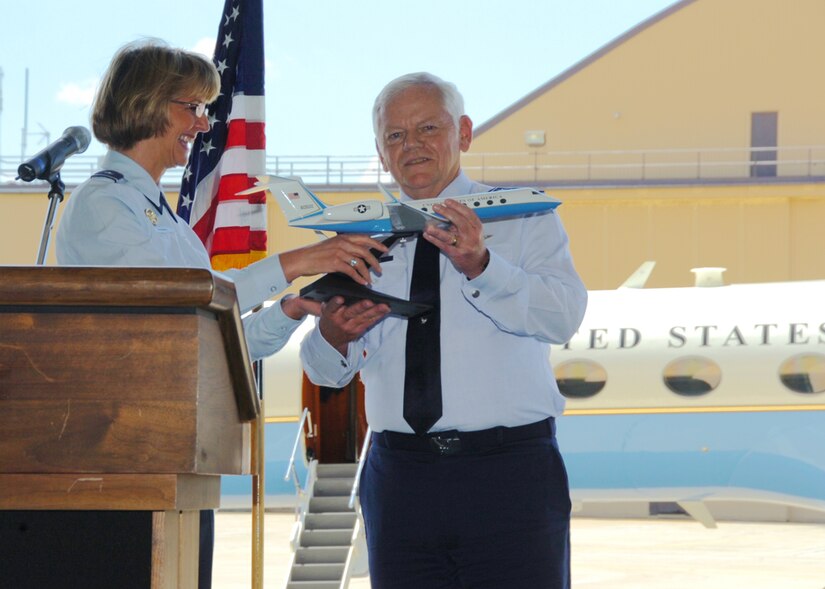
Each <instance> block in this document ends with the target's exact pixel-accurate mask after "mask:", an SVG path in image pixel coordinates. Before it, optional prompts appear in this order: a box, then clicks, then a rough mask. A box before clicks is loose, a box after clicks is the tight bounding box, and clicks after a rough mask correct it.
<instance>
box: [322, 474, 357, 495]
mask: <svg viewBox="0 0 825 589" xmlns="http://www.w3.org/2000/svg"><path fill="white" fill-rule="evenodd" d="M353 480H354V479H353V478H352V477H350V478H343V477H334V478H333V477H330V478H323V479H318V480H316V481H315V492H314V493H313V494H314V496H315V497H343V496H346V497H349V494H350V493H351V492H352V483H353Z"/></svg>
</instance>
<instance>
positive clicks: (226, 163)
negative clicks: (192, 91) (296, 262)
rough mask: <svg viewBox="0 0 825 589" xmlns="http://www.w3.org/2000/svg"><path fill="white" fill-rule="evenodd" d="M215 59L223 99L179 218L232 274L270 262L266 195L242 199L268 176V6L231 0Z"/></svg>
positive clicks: (194, 164)
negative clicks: (243, 193)
mask: <svg viewBox="0 0 825 589" xmlns="http://www.w3.org/2000/svg"><path fill="white" fill-rule="evenodd" d="M213 61H214V63H215V66H216V67H217V68H218V72H219V73H220V76H221V93H220V95H219V96H218V99H217V100H215V102H213V103H212V104H210V105H209V106H208V108H207V111H206V112H207V115H208V117H209V122H210V123H211V129H210V131H209V132H208V133H202V134H201V135H199V136H198V138H197V139H196V140H195V143H194V144H193V145H192V152H191V153H190V155H189V163H188V164H187V166H186V169H185V170H184V173H183V180H182V181H181V187H180V200H179V201H178V214H179V215H180V216H181V217H183V218H184V219H185V220H187V221H188V222H189V225H190V226H191V227H192V229H194V231H195V233H197V234H198V236H199V237H200V238H201V241H203V243H204V245H205V246H206V249H207V251H208V252H209V256H210V258H211V259H212V267H213V268H214V269H216V270H226V269H228V268H243V267H245V266H248V265H249V264H251V263H252V262H255V261H256V260H260V259H262V258H264V257H266V192H256V193H254V194H251V195H247V196H237V193H238V192H240V191H242V190H245V189H247V188H251V187H252V186H253V185H254V184H255V179H256V176H261V175H263V174H265V173H266V157H265V156H266V136H265V134H264V78H263V76H264V32H263V0H226V4H225V5H224V9H223V17H222V18H221V25H220V27H219V28H218V38H217V41H216V42H215V55H214V57H213Z"/></svg>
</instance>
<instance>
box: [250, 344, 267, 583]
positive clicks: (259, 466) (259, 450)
mask: <svg viewBox="0 0 825 589" xmlns="http://www.w3.org/2000/svg"><path fill="white" fill-rule="evenodd" d="M254 369H255V377H256V378H255V382H256V383H257V386H258V396H259V398H260V400H261V412H260V413H259V414H258V417H257V418H256V419H255V421H254V422H252V460H253V464H254V469H253V475H252V589H263V586H264V515H265V513H266V510H265V508H264V503H265V485H264V425H265V419H266V418H265V417H264V416H265V415H266V412H265V411H264V398H263V361H261V360H258V361H257V362H255V364H254Z"/></svg>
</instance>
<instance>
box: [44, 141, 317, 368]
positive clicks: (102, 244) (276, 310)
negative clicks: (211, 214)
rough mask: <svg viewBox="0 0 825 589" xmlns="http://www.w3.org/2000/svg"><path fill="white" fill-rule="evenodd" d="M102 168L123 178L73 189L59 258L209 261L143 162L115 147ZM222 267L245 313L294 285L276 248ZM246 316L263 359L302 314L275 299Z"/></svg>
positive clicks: (77, 261)
mask: <svg viewBox="0 0 825 589" xmlns="http://www.w3.org/2000/svg"><path fill="white" fill-rule="evenodd" d="M102 169H105V170H114V171H115V172H120V173H121V174H123V179H122V180H119V181H118V182H115V181H114V180H111V179H109V178H102V177H98V178H90V179H89V180H87V181H86V182H84V183H83V184H81V185H80V186H78V187H77V188H76V189H75V190H74V192H72V194H71V197H70V198H69V199H68V202H67V204H66V207H65V209H64V211H63V216H62V218H61V220H60V225H59V226H58V229H57V238H56V242H55V243H56V253H57V262H58V264H60V265H75V266H143V267H146V266H150V267H154V266H163V267H175V268H207V269H211V262H210V260H209V254H207V252H206V248H204V246H203V244H202V243H201V241H200V238H198V236H197V235H196V234H195V232H194V231H192V229H191V228H190V227H189V225H188V224H187V223H186V222H185V221H184V220H183V219H181V218H180V217H177V222H175V218H173V215H174V214H170V213H169V211H168V210H166V209H164V208H162V207H161V203H160V192H161V191H160V188H159V187H158V185H157V184H156V183H155V181H154V180H153V179H152V177H151V176H150V175H149V173H148V172H147V171H146V170H145V169H144V168H143V167H141V166H140V165H139V164H137V163H136V162H135V161H134V160H132V159H131V158H129V157H127V156H125V155H123V154H122V153H119V152H116V151H109V152H108V153H107V154H106V156H105V158H104V159H103V163H102ZM147 199H148V200H147ZM150 201H151V202H150ZM158 209H160V210H161V211H162V213H159V212H158ZM224 274H225V275H226V276H228V277H229V278H231V279H232V280H233V281H234V282H235V289H236V292H237V295H238V304H239V305H240V307H241V313H245V312H246V311H248V310H250V309H252V308H254V307H256V306H258V305H259V304H261V303H262V302H263V301H265V300H267V299H269V298H271V297H273V296H274V295H276V294H278V293H279V292H281V291H282V290H284V289H285V288H286V287H287V286H289V284H288V282H287V280H286V278H285V277H284V272H283V269H282V268H281V263H280V260H279V259H278V256H271V257H269V258H266V259H264V260H261V261H259V262H256V263H254V264H251V265H250V266H248V267H247V268H244V269H242V270H228V271H226V272H225V273H224ZM243 323H244V332H245V334H246V340H247V344H248V346H249V353H250V355H251V356H252V358H253V359H254V360H257V359H260V358H263V357H266V356H269V355H270V354H273V353H274V352H277V351H278V350H280V349H281V348H282V347H283V346H284V345H285V344H286V342H287V340H288V339H289V336H290V335H291V334H292V332H293V331H295V329H296V328H297V327H298V326H299V325H300V324H301V321H295V320H293V319H290V318H289V317H287V316H286V315H285V314H284V312H283V310H282V309H281V305H272V306H271V307H268V308H266V309H262V310H261V311H258V312H255V313H252V314H251V315H248V316H247V317H245V318H244V320H243Z"/></svg>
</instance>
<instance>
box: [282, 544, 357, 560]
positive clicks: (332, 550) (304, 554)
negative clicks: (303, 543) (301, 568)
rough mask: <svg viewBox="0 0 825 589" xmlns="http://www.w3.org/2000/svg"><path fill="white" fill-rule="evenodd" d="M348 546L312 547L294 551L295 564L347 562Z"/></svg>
mask: <svg viewBox="0 0 825 589" xmlns="http://www.w3.org/2000/svg"><path fill="white" fill-rule="evenodd" d="M347 554H349V546H313V547H311V548H299V549H298V550H296V551H295V563H296V564H310V563H315V564H321V563H324V564H333V563H336V564H337V563H340V564H343V563H345V562H346V560H347Z"/></svg>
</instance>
